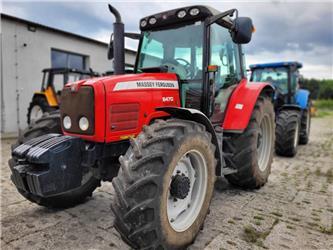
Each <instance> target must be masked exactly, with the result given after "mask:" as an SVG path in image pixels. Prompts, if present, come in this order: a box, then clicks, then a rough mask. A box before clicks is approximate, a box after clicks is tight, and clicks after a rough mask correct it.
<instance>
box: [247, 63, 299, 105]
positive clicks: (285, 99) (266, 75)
mask: <svg viewBox="0 0 333 250" xmlns="http://www.w3.org/2000/svg"><path fill="white" fill-rule="evenodd" d="M300 68H302V64H301V63H299V62H278V63H265V64H254V65H250V69H251V72H252V73H251V81H253V82H270V83H271V84H273V85H274V87H275V89H276V92H275V106H276V107H278V106H281V105H283V104H297V102H298V100H297V92H298V90H299V81H300V78H301V76H300V73H299V69H300Z"/></svg>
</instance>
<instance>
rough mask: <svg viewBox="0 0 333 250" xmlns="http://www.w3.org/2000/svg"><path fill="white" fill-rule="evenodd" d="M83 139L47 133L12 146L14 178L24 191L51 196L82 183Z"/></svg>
mask: <svg viewBox="0 0 333 250" xmlns="http://www.w3.org/2000/svg"><path fill="white" fill-rule="evenodd" d="M83 149H84V142H83V141H82V139H80V138H76V137H71V136H64V135H60V134H47V135H44V136H40V137H37V138H34V139H31V140H29V141H27V142H26V143H24V144H21V145H19V146H17V147H16V148H14V149H13V151H12V156H13V158H12V160H10V162H9V165H10V169H11V171H12V176H11V179H12V181H13V182H14V184H15V186H16V187H17V188H18V189H20V190H23V191H27V192H30V193H32V194H35V195H38V196H40V197H50V196H53V195H56V194H60V193H64V192H67V191H70V190H73V189H75V188H77V187H79V186H80V185H81V181H82V176H83V171H84V167H83V165H82V163H81V162H82V158H83Z"/></svg>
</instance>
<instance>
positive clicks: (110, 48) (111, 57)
mask: <svg viewBox="0 0 333 250" xmlns="http://www.w3.org/2000/svg"><path fill="white" fill-rule="evenodd" d="M113 57H114V55H113V33H112V34H111V37H110V43H109V45H108V59H109V60H111V59H113Z"/></svg>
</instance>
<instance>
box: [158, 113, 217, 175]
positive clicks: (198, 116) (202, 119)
mask: <svg viewBox="0 0 333 250" xmlns="http://www.w3.org/2000/svg"><path fill="white" fill-rule="evenodd" d="M156 110H158V111H164V112H166V113H168V114H170V115H171V116H172V117H175V118H179V119H183V120H190V121H195V122H198V123H201V124H202V125H204V126H205V127H206V130H207V131H208V132H209V133H210V134H211V135H212V142H213V144H214V145H215V146H216V151H215V158H216V159H217V166H216V175H221V166H222V164H221V163H222V134H223V133H222V130H221V131H216V130H215V129H214V127H213V125H212V123H211V122H210V120H209V119H208V118H207V116H206V115H205V114H204V113H202V112H200V111H199V110H196V109H188V108H178V107H159V108H156Z"/></svg>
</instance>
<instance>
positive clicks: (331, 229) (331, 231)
mask: <svg viewBox="0 0 333 250" xmlns="http://www.w3.org/2000/svg"><path fill="white" fill-rule="evenodd" d="M319 229H320V232H322V233H324V234H329V235H332V234H333V222H332V225H331V227H328V228H327V227H324V226H319Z"/></svg>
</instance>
